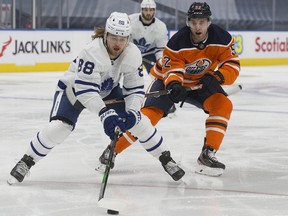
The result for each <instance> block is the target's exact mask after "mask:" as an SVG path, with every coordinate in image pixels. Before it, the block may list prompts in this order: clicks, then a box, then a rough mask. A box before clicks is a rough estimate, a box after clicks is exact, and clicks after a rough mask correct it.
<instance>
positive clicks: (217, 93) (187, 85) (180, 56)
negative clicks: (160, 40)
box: [116, 2, 240, 176]
mask: <svg viewBox="0 0 288 216" xmlns="http://www.w3.org/2000/svg"><path fill="white" fill-rule="evenodd" d="M211 14H212V13H211V11H210V7H209V5H208V4H207V3H205V2H203V3H202V2H194V3H193V4H192V5H191V6H190V8H189V10H188V13H187V20H186V21H187V22H186V23H187V26H185V27H184V28H182V29H180V30H179V31H178V32H177V33H176V34H175V35H173V37H172V38H171V39H170V40H169V42H168V44H167V47H166V48H165V49H164V52H163V56H164V57H163V59H160V60H159V61H158V62H157V64H156V65H155V66H154V68H153V69H152V70H151V74H152V75H153V76H155V77H156V78H157V79H156V80H155V81H153V82H152V83H151V85H150V87H149V89H148V91H157V90H162V89H168V90H169V91H170V94H168V95H165V96H160V97H158V98H147V100H146V101H145V104H144V107H143V108H142V110H141V112H142V113H144V114H145V115H147V116H148V117H149V119H150V120H151V123H152V124H153V125H155V124H157V122H158V121H159V120H160V119H161V118H162V117H164V116H166V115H167V113H168V110H169V108H170V107H171V106H172V105H173V104H174V103H179V102H181V101H182V102H186V103H190V104H193V105H196V106H197V107H199V108H201V109H203V111H204V112H205V113H207V114H208V118H207V119H206V122H205V127H206V137H205V139H204V145H203V148H202V152H201V154H200V156H199V157H198V160H197V162H198V165H199V166H198V167H197V169H196V172H197V173H200V174H205V175H210V176H219V175H221V174H222V173H223V172H224V170H225V165H224V164H223V163H221V162H219V161H218V160H217V158H216V156H215V153H216V151H218V150H219V148H220V145H221V143H222V140H223V138H224V135H225V132H226V130H227V126H228V121H229V119H230V115H231V112H232V109H233V105H232V102H231V101H230V100H229V99H228V97H227V94H226V93H225V92H224V90H223V89H222V87H221V85H223V84H224V85H231V84H233V83H234V81H235V80H236V79H237V77H238V75H239V71H240V62H239V57H238V55H237V54H236V52H235V50H234V39H233V37H232V36H231V35H230V34H229V33H228V32H227V31H225V30H223V29H222V28H220V27H218V26H217V25H214V24H211V18H210V16H211ZM192 89H197V90H192ZM179 133H181V131H179ZM130 138H131V139H128V141H127V140H125V139H124V137H123V138H121V139H120V140H119V142H118V143H117V149H116V153H120V152H121V151H122V150H123V149H125V148H126V147H127V146H129V145H130V143H133V141H135V139H133V137H130ZM129 142H130V143H129Z"/></svg>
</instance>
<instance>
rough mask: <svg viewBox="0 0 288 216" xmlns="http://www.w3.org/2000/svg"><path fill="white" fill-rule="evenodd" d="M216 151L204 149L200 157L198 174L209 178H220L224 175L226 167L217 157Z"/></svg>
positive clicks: (208, 148)
mask: <svg viewBox="0 0 288 216" xmlns="http://www.w3.org/2000/svg"><path fill="white" fill-rule="evenodd" d="M215 154H216V151H215V150H214V149H212V148H210V147H208V146H206V147H203V149H202V152H201V154H200V156H199V157H198V160H197V163H198V167H197V168H196V171H195V172H196V173H198V174H202V175H208V176H220V175H222V174H223V173H224V170H225V165H224V164H223V163H221V162H219V161H218V160H217V158H216V157H215Z"/></svg>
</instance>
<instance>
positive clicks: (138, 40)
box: [129, 13, 168, 59]
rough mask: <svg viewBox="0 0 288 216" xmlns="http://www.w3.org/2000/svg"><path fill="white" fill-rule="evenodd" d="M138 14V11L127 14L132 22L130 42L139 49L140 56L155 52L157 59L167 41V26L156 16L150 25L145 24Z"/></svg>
mask: <svg viewBox="0 0 288 216" xmlns="http://www.w3.org/2000/svg"><path fill="white" fill-rule="evenodd" d="M140 16H141V14H140V13H136V14H131V15H129V18H130V20H131V24H132V42H133V43H134V44H135V45H136V46H137V47H138V48H139V49H140V51H141V53H142V56H145V55H149V54H155V56H156V59H159V58H160V57H162V54H163V49H164V47H165V46H166V44H167V42H168V31H167V27H166V25H165V23H163V22H162V21H161V20H159V19H158V18H156V17H155V18H154V22H152V23H151V24H150V25H145V24H143V23H142V22H141V19H140Z"/></svg>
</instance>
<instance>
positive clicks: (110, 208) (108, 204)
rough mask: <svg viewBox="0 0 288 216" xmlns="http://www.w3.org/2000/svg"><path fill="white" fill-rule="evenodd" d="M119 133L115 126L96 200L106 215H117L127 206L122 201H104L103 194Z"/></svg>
mask: <svg viewBox="0 0 288 216" xmlns="http://www.w3.org/2000/svg"><path fill="white" fill-rule="evenodd" d="M120 133H121V130H120V128H119V127H118V126H117V127H116V128H115V135H114V139H113V140H112V141H111V143H110V147H111V148H110V152H109V157H108V163H107V165H106V168H105V171H104V174H103V178H102V183H101V188H100V193H99V198H98V207H101V208H106V209H107V213H109V214H119V211H120V210H122V209H123V208H124V207H125V206H126V205H127V204H126V203H124V200H119V199H111V198H108V199H106V198H105V199H104V194H105V190H106V186H107V182H108V177H109V174H110V169H111V164H112V159H113V154H114V151H115V145H116V143H117V141H118V138H119V135H120Z"/></svg>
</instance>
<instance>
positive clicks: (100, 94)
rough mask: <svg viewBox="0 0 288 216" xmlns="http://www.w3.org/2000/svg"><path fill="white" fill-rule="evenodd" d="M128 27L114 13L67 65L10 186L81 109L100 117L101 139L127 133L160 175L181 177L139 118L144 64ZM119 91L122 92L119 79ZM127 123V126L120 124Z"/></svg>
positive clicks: (64, 134) (62, 133)
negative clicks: (111, 101) (43, 121)
mask: <svg viewBox="0 0 288 216" xmlns="http://www.w3.org/2000/svg"><path fill="white" fill-rule="evenodd" d="M130 34H131V22H130V19H129V17H128V15H127V14H125V13H118V12H114V13H112V14H111V15H110V17H109V18H108V19H107V21H106V26H105V29H104V28H97V29H96V30H95V34H94V35H93V36H92V38H93V40H92V42H91V43H89V44H88V45H87V46H86V47H85V48H84V49H83V50H82V51H81V52H80V54H79V55H78V57H77V58H76V59H75V60H74V61H73V63H72V64H71V65H70V67H69V69H68V71H67V72H66V73H65V75H64V77H63V78H61V79H60V80H59V82H58V87H57V90H56V92H55V96H54V101H53V107H52V110H51V113H50V122H49V123H48V125H47V126H46V127H44V128H43V129H42V130H40V131H39V132H37V133H36V135H35V137H34V138H33V139H32V140H31V142H30V144H29V147H28V149H27V151H26V153H25V154H24V156H23V157H22V159H21V160H20V161H19V162H18V163H17V164H16V165H15V167H14V168H13V169H12V171H11V172H10V177H9V178H8V181H7V182H8V183H9V184H13V183H14V182H17V181H18V182H22V181H23V179H24V177H25V176H26V175H27V173H28V172H29V170H30V168H31V167H32V166H33V165H35V163H37V162H38V161H39V160H40V159H42V158H44V157H45V156H46V155H47V154H48V153H49V152H50V151H51V150H52V149H53V148H54V147H55V146H56V145H57V144H60V143H62V142H63V141H64V140H65V139H66V138H67V137H68V136H69V135H70V134H71V132H72V131H73V130H74V128H75V125H76V123H77V119H78V117H79V115H80V113H81V112H82V111H83V109H85V108H86V109H87V110H89V111H90V112H92V113H95V114H96V115H99V117H100V120H101V122H102V124H103V128H104V131H105V133H106V134H107V135H108V136H109V137H110V139H113V138H114V134H115V128H116V127H119V128H120V129H121V131H123V132H125V131H126V130H129V131H130V132H131V133H132V134H133V135H135V136H137V137H138V138H139V140H140V143H141V144H142V146H143V147H144V148H145V149H146V150H147V152H149V153H150V154H151V155H153V156H154V157H156V158H157V159H159V160H160V162H161V163H162V166H163V167H164V170H165V171H166V172H167V173H168V174H169V175H171V176H172V177H173V179H174V180H179V179H180V178H181V177H182V176H183V175H184V174H185V172H184V171H183V170H182V169H181V168H180V167H179V166H178V165H177V164H176V163H175V162H174V161H173V159H172V158H171V156H170V152H169V151H168V150H167V148H166V147H165V146H164V144H163V138H162V136H160V135H159V133H158V132H157V130H156V129H155V128H154V127H151V126H150V124H149V119H148V118H147V117H146V116H145V115H142V114H141V113H140V108H141V104H142V102H143V98H144V80H143V73H142V58H141V53H140V51H139V49H138V48H137V47H136V46H135V45H134V44H133V43H131V42H130V41H129V37H130ZM121 76H122V77H123V83H122V84H123V87H122V88H120V84H119V81H120V78H121ZM111 98H122V99H124V100H125V101H124V102H123V103H117V104H112V105H107V106H106V105H105V100H108V99H111ZM123 119H125V120H126V121H123Z"/></svg>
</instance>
